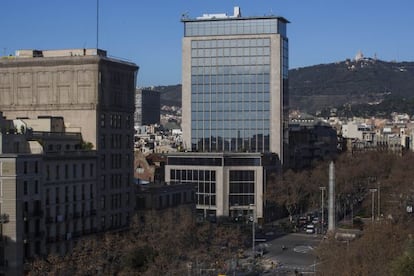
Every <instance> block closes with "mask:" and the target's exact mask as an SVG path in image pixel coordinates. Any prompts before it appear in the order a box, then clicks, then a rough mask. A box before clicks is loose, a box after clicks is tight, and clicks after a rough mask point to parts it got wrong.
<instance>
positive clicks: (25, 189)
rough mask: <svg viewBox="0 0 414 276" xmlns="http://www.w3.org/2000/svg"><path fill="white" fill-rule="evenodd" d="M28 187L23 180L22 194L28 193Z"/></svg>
mask: <svg viewBox="0 0 414 276" xmlns="http://www.w3.org/2000/svg"><path fill="white" fill-rule="evenodd" d="M27 190H28V187H27V181H24V182H23V194H24V195H27V194H28V191H27Z"/></svg>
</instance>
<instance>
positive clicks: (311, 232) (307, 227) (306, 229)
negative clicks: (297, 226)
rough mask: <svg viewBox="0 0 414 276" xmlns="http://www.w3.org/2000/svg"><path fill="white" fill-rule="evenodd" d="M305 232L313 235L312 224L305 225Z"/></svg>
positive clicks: (313, 228)
mask: <svg viewBox="0 0 414 276" xmlns="http://www.w3.org/2000/svg"><path fill="white" fill-rule="evenodd" d="M305 232H306V233H307V234H313V233H315V225H313V224H308V225H306V228H305Z"/></svg>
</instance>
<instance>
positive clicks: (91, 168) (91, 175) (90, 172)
mask: <svg viewBox="0 0 414 276" xmlns="http://www.w3.org/2000/svg"><path fill="white" fill-rule="evenodd" d="M93 171H94V168H93V164H89V174H90V177H93Z"/></svg>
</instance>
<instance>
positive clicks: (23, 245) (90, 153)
mask: <svg viewBox="0 0 414 276" xmlns="http://www.w3.org/2000/svg"><path fill="white" fill-rule="evenodd" d="M0 114H1V113H0ZM46 121H49V125H53V124H52V123H51V122H55V123H57V122H59V121H60V123H57V126H58V127H56V128H54V127H52V128H51V129H50V131H48V132H45V131H35V130H33V128H32V127H31V126H30V124H31V123H32V124H33V125H45V124H47V123H46ZM10 122H11V123H12V124H9V123H10ZM28 122H29V123H26V122H25V121H24V120H13V121H12V120H4V119H2V120H1V121H0V126H1V129H2V131H1V134H0V144H1V151H0V213H1V218H2V220H1V225H0V228H1V239H0V241H1V244H0V271H1V272H2V273H4V274H7V275H20V274H22V273H23V270H24V264H25V263H26V262H27V261H29V260H31V259H33V258H34V257H35V256H43V255H45V254H59V255H64V254H66V253H67V252H69V251H70V250H71V249H72V248H73V246H74V243H75V242H76V240H77V238H79V237H81V236H84V235H88V234H91V233H95V232H97V231H98V229H99V228H98V222H99V220H98V218H97V207H96V206H97V191H98V190H97V176H96V166H97V155H96V151H95V150H89V149H85V148H84V146H83V140H82V136H81V135H80V133H66V132H64V129H63V131H62V129H60V126H62V125H64V123H63V118H52V117H51V118H40V119H39V122H36V120H33V119H31V120H28ZM10 126H12V127H10ZM19 126H20V127H21V126H24V127H21V128H20V130H18V127H19ZM6 129H8V130H7V131H6Z"/></svg>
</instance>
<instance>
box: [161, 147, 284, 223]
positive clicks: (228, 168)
mask: <svg viewBox="0 0 414 276" xmlns="http://www.w3.org/2000/svg"><path fill="white" fill-rule="evenodd" d="M276 160H277V156H276V155H275V154H261V153H200V152H198V153H197V152H185V153H172V154H169V155H168V156H167V165H166V167H165V182H166V183H172V184H173V183H192V184H194V187H195V202H196V208H197V211H198V214H199V215H200V216H203V217H204V218H206V219H208V218H212V217H214V218H216V217H218V218H219V217H230V218H236V217H240V216H247V215H249V214H251V213H252V212H253V210H254V215H255V218H256V220H261V219H262V218H264V211H265V208H266V200H265V198H266V188H265V187H266V185H265V181H266V176H267V175H268V173H270V172H271V171H273V170H275V169H276V166H277V165H276V164H277V162H276Z"/></svg>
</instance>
